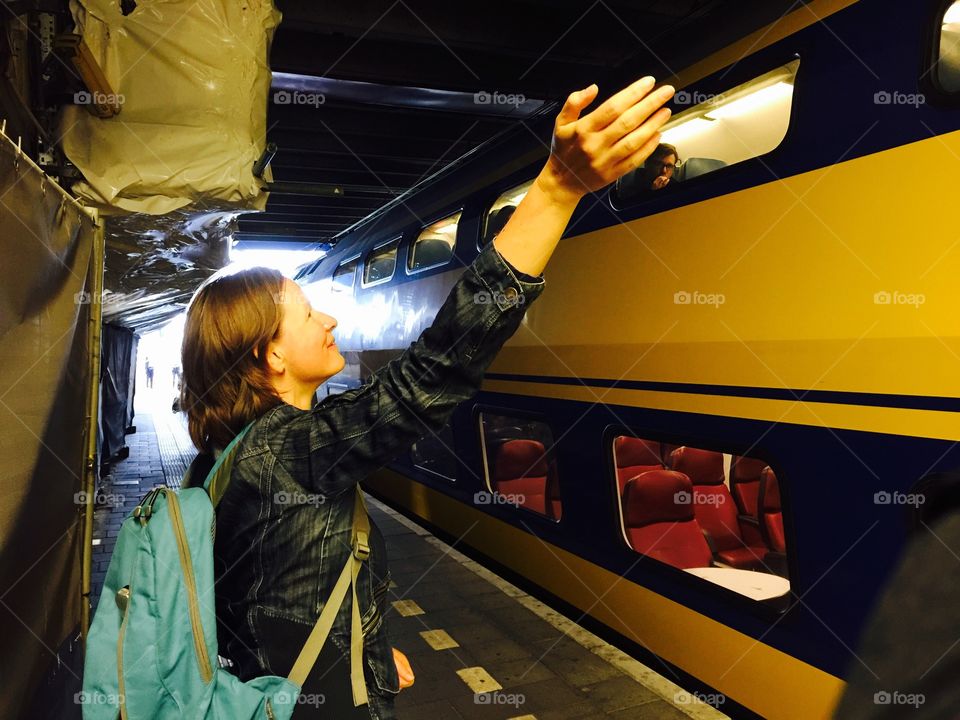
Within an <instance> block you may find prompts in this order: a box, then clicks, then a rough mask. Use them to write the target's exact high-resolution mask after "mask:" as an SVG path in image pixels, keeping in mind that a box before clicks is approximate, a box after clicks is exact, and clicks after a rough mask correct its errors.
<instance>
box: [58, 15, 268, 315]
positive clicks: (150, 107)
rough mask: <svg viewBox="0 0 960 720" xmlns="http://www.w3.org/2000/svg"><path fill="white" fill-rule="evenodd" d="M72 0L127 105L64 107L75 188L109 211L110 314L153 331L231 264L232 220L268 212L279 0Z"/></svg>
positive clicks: (87, 40)
mask: <svg viewBox="0 0 960 720" xmlns="http://www.w3.org/2000/svg"><path fill="white" fill-rule="evenodd" d="M120 8H121V3H119V2H117V0H82V1H80V2H78V0H71V3H70V9H71V12H72V14H73V16H74V19H75V21H76V24H77V32H79V33H80V34H82V36H83V40H84V42H85V43H86V44H87V46H88V47H89V48H90V50H91V52H92V54H93V56H94V57H95V58H96V59H97V61H98V63H99V65H100V67H101V68H102V69H103V71H104V75H105V77H106V80H107V82H108V83H109V85H110V88H109V90H110V93H109V94H112V95H114V96H115V98H116V100H117V102H118V104H119V107H120V112H119V114H117V115H114V116H112V117H109V118H98V117H96V116H94V115H93V114H91V113H90V112H88V111H87V109H86V108H85V107H84V106H83V105H71V106H66V107H65V108H64V111H63V114H62V116H61V126H60V132H61V134H62V147H63V150H64V152H65V153H66V155H67V157H68V158H69V159H70V160H71V162H73V163H74V164H75V165H76V166H77V168H78V169H79V170H80V172H81V173H82V175H83V178H84V179H83V181H81V182H78V183H75V184H74V185H73V187H72V188H71V189H72V191H73V192H74V193H75V194H76V195H77V197H78V198H80V199H81V201H82V202H84V203H85V204H88V205H92V206H95V207H97V208H99V209H100V210H101V211H102V212H103V213H104V214H105V215H109V216H110V217H108V218H106V241H107V262H106V277H105V282H106V287H107V289H108V290H110V291H111V293H110V295H109V296H108V301H107V302H106V303H105V305H104V318H105V320H107V321H109V322H112V323H115V324H118V325H123V326H126V327H129V328H132V329H134V330H137V331H138V332H148V331H149V330H152V329H155V328H157V327H159V326H161V325H163V324H164V323H165V322H167V321H168V320H170V318H172V317H173V316H174V315H176V314H178V313H180V312H182V311H183V309H184V307H185V305H186V302H187V301H188V300H189V298H190V296H191V295H192V293H193V291H194V290H195V289H196V287H197V286H198V285H199V284H200V283H201V282H202V281H203V280H205V279H206V278H207V277H208V276H209V275H210V274H211V273H212V272H214V271H215V270H217V269H219V268H221V267H223V265H225V264H226V262H227V260H228V255H229V253H228V248H229V243H230V240H231V238H232V236H233V232H234V231H235V229H236V218H237V216H238V215H239V214H241V213H244V212H257V211H261V210H263V209H264V208H265V207H266V202H267V193H266V192H264V191H262V190H261V186H262V185H263V184H264V183H263V181H269V180H270V179H272V176H271V174H270V170H269V168H267V171H266V172H265V173H264V177H263V179H262V180H261V179H259V178H256V177H254V175H253V164H254V161H255V160H257V159H258V158H259V157H260V155H261V154H262V152H263V150H264V147H265V144H266V123H267V95H268V93H269V91H270V81H271V74H270V68H269V65H268V57H269V50H270V43H271V40H272V37H273V31H274V29H275V28H276V26H277V24H278V23H279V21H280V13H279V12H277V10H276V9H275V8H274V6H273V4H272V2H270V0H243V1H242V2H240V1H238V0H138V2H137V3H136V7H135V8H134V9H133V11H132V12H131V13H130V14H129V15H123V14H122V13H121V9H120Z"/></svg>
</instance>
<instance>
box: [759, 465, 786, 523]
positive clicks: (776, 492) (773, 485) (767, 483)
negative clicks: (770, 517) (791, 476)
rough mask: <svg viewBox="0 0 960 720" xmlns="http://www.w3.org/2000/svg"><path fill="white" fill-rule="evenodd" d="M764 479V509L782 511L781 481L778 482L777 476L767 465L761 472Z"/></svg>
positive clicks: (766, 510)
mask: <svg viewBox="0 0 960 720" xmlns="http://www.w3.org/2000/svg"><path fill="white" fill-rule="evenodd" d="M761 478H762V480H763V511H764V512H780V509H781V506H780V483H779V482H777V476H776V475H775V474H774V472H773V470H771V469H770V468H769V467H765V468H764V469H763V472H762V473H761Z"/></svg>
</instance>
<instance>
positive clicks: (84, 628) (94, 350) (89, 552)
mask: <svg viewBox="0 0 960 720" xmlns="http://www.w3.org/2000/svg"><path fill="white" fill-rule="evenodd" d="M88 212H89V211H88ZM94 221H95V223H96V226H95V227H96V229H95V230H94V234H93V252H92V253H91V257H90V269H89V277H90V298H91V299H92V302H91V303H90V305H89V307H90V318H89V321H88V323H87V338H88V343H89V348H90V359H89V366H90V388H89V392H88V394H87V412H86V416H85V418H84V431H85V432H86V434H87V435H86V452H85V454H86V457H85V458H84V464H83V489H84V492H85V493H86V495H85V497H86V499H87V502H86V505H85V506H84V516H83V548H82V549H81V580H80V598H81V601H82V605H81V607H80V636H81V643H82V646H83V649H84V652H86V648H87V633H88V632H89V631H90V585H91V582H90V580H91V572H92V569H93V508H94V494H95V493H96V490H97V470H98V468H97V408H98V407H99V403H100V356H101V348H100V343H101V328H102V326H101V323H102V320H103V266H104V257H105V255H104V254H105V248H104V226H103V223H101V222H100V218H99V216H96V215H95V217H94Z"/></svg>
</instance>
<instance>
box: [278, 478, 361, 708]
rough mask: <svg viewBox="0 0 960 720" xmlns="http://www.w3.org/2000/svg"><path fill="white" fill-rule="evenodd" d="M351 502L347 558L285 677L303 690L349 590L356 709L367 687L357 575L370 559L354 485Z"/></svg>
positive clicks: (351, 678)
mask: <svg viewBox="0 0 960 720" xmlns="http://www.w3.org/2000/svg"><path fill="white" fill-rule="evenodd" d="M354 498H355V499H354V504H353V538H352V552H351V553H350V558H349V559H348V560H347V563H346V565H344V567H343V570H342V571H341V572H340V577H339V579H338V580H337V583H336V585H334V588H333V592H332V593H330V597H329V598H328V599H327V602H326V604H325V605H324V606H323V610H322V611H321V613H320V617H319V618H318V619H317V622H316V624H315V625H314V626H313V630H312V631H311V632H310V636H309V637H308V638H307V641H306V643H304V645H303V649H302V650H301V651H300V655H299V656H298V657H297V660H296V662H295V663H294V664H293V669H292V670H291V671H290V675H288V676H287V677H288V678H289V680H290V681H291V682H293V683H296V684H297V685H298V686H299V687H303V684H304V682H306V680H307V675H309V674H310V670H311V669H313V666H314V663H316V662H317V658H318V657H319V656H320V650H321V649H322V648H323V645H324V643H325V642H326V641H327V636H328V635H329V634H330V630H331V629H332V628H333V621H334V620H335V619H336V616H337V611H339V610H340V607H341V606H342V605H343V602H344V600H346V598H347V588H350V589H351V590H352V593H353V611H352V618H351V627H350V681H351V684H352V686H353V704H354V705H355V706H358V707H359V706H360V705H365V704H366V703H367V685H366V681H365V680H364V677H363V628H362V625H361V622H360V603H359V602H358V601H357V576H358V575H359V573H360V567H361V565H362V564H363V561H364V560H366V559H367V557H368V556H369V555H370V544H369V540H370V518H369V517H368V516H367V506H366V503H365V502H364V500H363V491H362V490H360V486H359V485H357V488H356V493H355V495H354Z"/></svg>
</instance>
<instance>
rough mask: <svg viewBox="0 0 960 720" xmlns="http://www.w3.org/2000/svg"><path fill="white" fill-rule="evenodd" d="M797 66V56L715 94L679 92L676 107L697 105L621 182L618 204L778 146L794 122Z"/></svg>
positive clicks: (671, 125)
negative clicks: (791, 119) (762, 73)
mask: <svg viewBox="0 0 960 720" xmlns="http://www.w3.org/2000/svg"><path fill="white" fill-rule="evenodd" d="M799 66H800V60H793V61H791V62H789V63H787V64H786V65H784V66H782V67H779V68H777V69H776V70H773V71H772V72H768V73H766V74H764V75H761V76H760V77H758V78H755V79H753V80H751V81H750V82H747V83H744V84H742V85H738V86H736V87H734V88H731V89H730V90H728V91H726V92H723V93H720V94H717V95H704V96H702V98H701V94H700V93H698V92H691V91H689V90H680V91H679V92H677V93H676V95H675V98H674V102H675V104H677V105H678V106H680V107H683V106H684V105H685V104H691V103H696V104H693V106H692V107H690V108H689V109H686V110H683V111H682V112H679V113H677V114H676V115H674V116H673V118H672V119H671V120H670V122H668V123H667V124H666V125H665V126H664V127H663V130H662V133H661V144H660V145H659V146H658V147H657V149H656V150H654V152H653V154H652V155H651V156H650V157H649V158H647V161H646V163H644V165H643V166H642V167H640V168H638V169H637V170H634V171H633V172H631V173H628V174H627V175H625V176H624V177H622V178H620V179H619V180H618V181H617V183H616V186H615V189H614V197H615V201H616V202H617V204H620V205H622V204H629V203H632V202H636V201H639V200H645V199H647V198H651V197H656V196H658V195H657V193H658V192H659V191H663V190H667V189H668V188H676V187H680V186H682V184H683V183H684V182H686V181H688V180H692V179H693V178H695V177H699V176H700V175H705V174H707V173H711V172H714V171H715V170H719V169H720V168H724V167H727V166H728V165H734V164H736V163H739V162H743V161H744V160H749V159H750V158H755V157H759V156H761V155H765V154H767V153H768V152H770V151H771V150H773V149H774V148H776V147H777V146H778V145H779V144H780V143H781V142H782V141H783V138H784V137H786V134H787V126H788V125H789V124H790V109H791V106H792V105H793V88H794V79H795V78H796V74H797V68H798V67H799ZM701 99H702V102H700V100H701Z"/></svg>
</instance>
